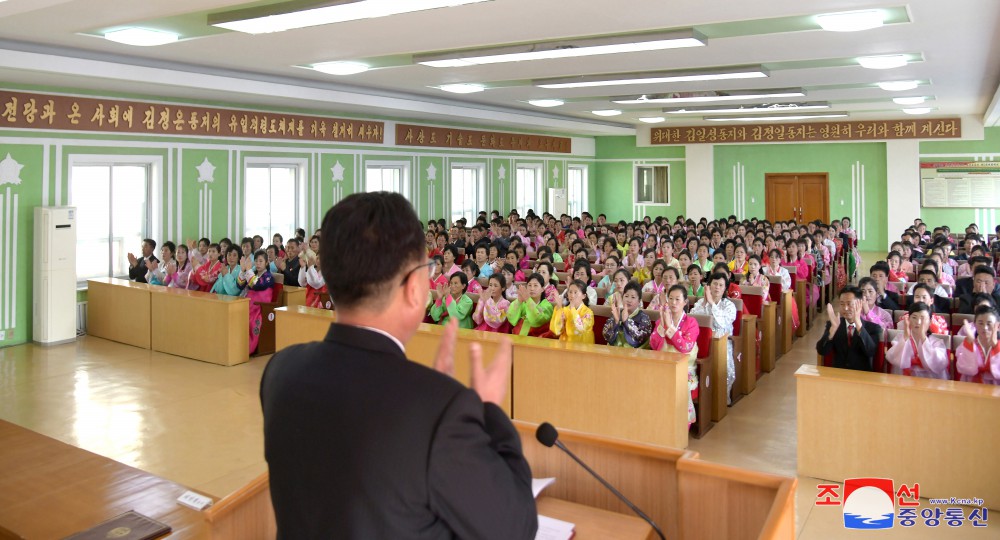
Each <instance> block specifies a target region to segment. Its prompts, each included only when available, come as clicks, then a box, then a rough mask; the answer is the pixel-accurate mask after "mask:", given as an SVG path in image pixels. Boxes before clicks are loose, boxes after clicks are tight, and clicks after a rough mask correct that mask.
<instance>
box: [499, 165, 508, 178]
mask: <svg viewBox="0 0 1000 540" xmlns="http://www.w3.org/2000/svg"><path fill="white" fill-rule="evenodd" d="M497 177H498V178H500V179H501V180H504V179H506V178H507V168H506V167H504V166H503V163H501V164H500V168H499V169H497Z"/></svg>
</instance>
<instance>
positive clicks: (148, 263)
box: [146, 261, 160, 272]
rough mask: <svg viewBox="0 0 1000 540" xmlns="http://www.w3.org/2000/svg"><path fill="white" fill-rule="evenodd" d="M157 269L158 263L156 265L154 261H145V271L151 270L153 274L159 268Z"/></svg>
mask: <svg viewBox="0 0 1000 540" xmlns="http://www.w3.org/2000/svg"><path fill="white" fill-rule="evenodd" d="M159 267H160V263H158V262H156V261H146V269H147V270H152V271H154V272H155V271H156V269H157V268H159Z"/></svg>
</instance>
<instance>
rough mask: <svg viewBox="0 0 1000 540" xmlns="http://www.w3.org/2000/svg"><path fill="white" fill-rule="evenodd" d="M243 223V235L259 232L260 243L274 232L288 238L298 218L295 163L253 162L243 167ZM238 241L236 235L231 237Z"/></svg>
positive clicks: (269, 240) (268, 242) (266, 243)
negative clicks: (244, 190) (244, 171)
mask: <svg viewBox="0 0 1000 540" xmlns="http://www.w3.org/2000/svg"><path fill="white" fill-rule="evenodd" d="M245 176H246V184H245V185H246V193H245V194H244V199H245V201H246V204H245V208H246V213H245V214H244V216H245V217H244V223H245V225H246V228H245V229H244V234H246V236H250V237H252V236H254V235H258V234H259V235H260V236H261V237H263V238H264V245H265V246H266V245H268V244H270V243H271V238H272V237H273V236H274V235H275V234H276V233H277V234H281V236H282V237H284V238H290V237H291V236H292V235H293V233H294V231H295V225H296V224H297V223H298V222H299V220H298V215H297V212H296V209H297V205H296V204H295V201H297V200H298V185H299V181H298V179H299V165H297V164H260V165H258V164H253V165H247V168H246V175H245ZM233 241H234V242H239V239H238V238H234V239H233Z"/></svg>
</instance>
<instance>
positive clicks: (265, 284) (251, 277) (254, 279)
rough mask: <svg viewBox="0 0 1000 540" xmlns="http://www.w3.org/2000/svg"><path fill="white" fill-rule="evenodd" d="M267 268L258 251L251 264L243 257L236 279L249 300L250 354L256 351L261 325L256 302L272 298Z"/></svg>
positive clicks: (272, 293)
mask: <svg viewBox="0 0 1000 540" xmlns="http://www.w3.org/2000/svg"><path fill="white" fill-rule="evenodd" d="M267 266H268V264H267V254H266V253H265V252H264V251H263V250H259V251H257V253H256V254H255V255H254V256H253V262H251V260H250V257H244V259H243V264H241V265H240V267H241V268H242V269H243V271H242V272H240V275H239V277H238V278H237V279H236V283H237V284H238V285H239V286H240V288H242V289H243V292H244V294H245V296H246V297H247V299H248V300H250V354H253V353H254V352H255V351H256V350H257V342H258V341H259V340H260V327H261V325H262V324H263V318H262V317H261V311H260V306H259V305H258V302H265V303H266V302H271V301H272V300H273V298H274V278H273V277H272V276H271V272H269V271H268V269H267Z"/></svg>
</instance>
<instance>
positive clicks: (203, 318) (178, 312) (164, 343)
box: [151, 287, 250, 366]
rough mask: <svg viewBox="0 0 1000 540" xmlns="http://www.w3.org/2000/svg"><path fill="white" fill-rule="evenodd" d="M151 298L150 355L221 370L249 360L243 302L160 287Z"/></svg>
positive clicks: (246, 314) (247, 311)
mask: <svg viewBox="0 0 1000 540" xmlns="http://www.w3.org/2000/svg"><path fill="white" fill-rule="evenodd" d="M151 298H152V302H151V308H152V309H151V311H152V323H153V331H152V344H153V350H154V351H160V352H165V353H168V354H173V355H177V356H183V357H185V358H193V359H195V360H201V361H203V362H211V363H213V364H220V365H223V366H232V365H236V364H241V363H243V362H246V361H247V360H249V359H250V323H249V321H250V301H249V300H247V299H246V298H238V297H235V296H224V295H219V294H210V293H203V292H198V291H186V290H182V289H168V288H163V287H158V288H157V290H154V291H153V294H152V297H151Z"/></svg>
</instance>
